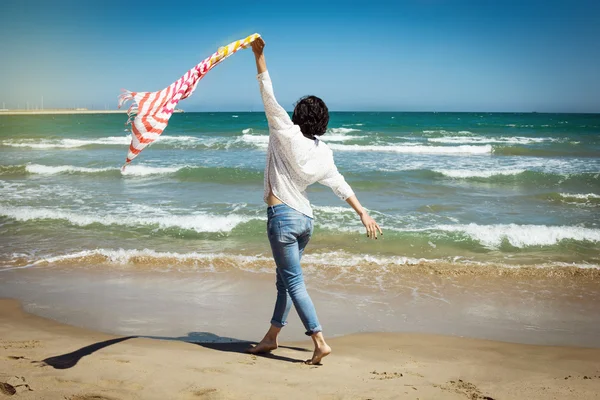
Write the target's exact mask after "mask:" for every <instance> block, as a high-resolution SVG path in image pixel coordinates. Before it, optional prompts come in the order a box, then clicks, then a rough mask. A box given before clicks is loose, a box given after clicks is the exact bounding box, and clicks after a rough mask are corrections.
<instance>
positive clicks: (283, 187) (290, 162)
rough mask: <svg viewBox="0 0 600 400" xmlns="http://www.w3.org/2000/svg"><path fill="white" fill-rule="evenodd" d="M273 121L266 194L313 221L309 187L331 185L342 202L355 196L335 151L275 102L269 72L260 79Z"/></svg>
mask: <svg viewBox="0 0 600 400" xmlns="http://www.w3.org/2000/svg"><path fill="white" fill-rule="evenodd" d="M257 79H258V82H259V85H260V93H261V95H262V100H263V103H264V105H265V113H266V115H267V120H268V122H269V147H268V149H267V163H266V166H265V192H264V200H265V202H266V201H267V198H268V197H269V193H270V192H273V195H275V197H277V198H278V199H279V200H281V201H282V202H283V203H285V204H287V205H288V206H290V207H291V208H293V209H294V210H296V211H299V212H301V213H302V214H304V215H306V216H308V217H310V218H312V217H313V212H312V208H311V206H310V202H309V201H308V197H307V195H306V188H307V187H308V186H310V185H312V184H313V183H315V182H319V183H321V184H323V185H326V186H329V187H330V188H331V189H332V190H333V192H334V193H335V194H336V195H338V196H339V197H340V198H341V199H342V200H346V199H347V198H348V197H351V196H353V195H354V192H353V191H352V188H351V187H350V185H348V183H346V180H345V179H344V177H343V176H342V174H340V173H339V172H338V170H337V167H336V166H335V162H334V161H333V152H332V151H331V149H330V148H329V146H327V144H325V143H324V142H322V141H320V140H319V139H314V140H312V139H308V138H306V137H305V136H304V135H303V134H302V132H301V131H300V127H299V126H298V125H294V123H293V122H292V120H291V118H290V116H289V115H288V113H287V112H286V111H285V110H284V109H283V107H281V106H280V105H279V104H278V103H277V100H276V99H275V94H274V93H273V84H272V83H271V77H270V76H269V72H268V71H265V72H263V73H262V74H259V75H258V76H257Z"/></svg>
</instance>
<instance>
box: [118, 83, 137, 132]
mask: <svg viewBox="0 0 600 400" xmlns="http://www.w3.org/2000/svg"><path fill="white" fill-rule="evenodd" d="M121 91H122V92H123V93H121V94H120V95H119V106H118V108H121V107H123V105H124V104H125V103H127V102H128V101H133V103H131V105H130V106H129V108H128V109H127V117H128V118H127V121H126V122H125V125H131V122H132V121H133V120H134V119H135V116H136V115H137V113H138V110H139V109H138V104H137V102H136V101H135V97H134V95H133V92H131V91H129V90H125V89H121Z"/></svg>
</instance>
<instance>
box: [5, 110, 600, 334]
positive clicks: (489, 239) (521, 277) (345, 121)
mask: <svg viewBox="0 0 600 400" xmlns="http://www.w3.org/2000/svg"><path fill="white" fill-rule="evenodd" d="M125 121H126V116H125V115H124V114H97V115H37V116H2V117H0V154H1V157H0V238H1V241H2V247H1V249H0V295H1V296H7V297H15V298H19V299H21V300H22V301H23V302H24V304H25V307H26V309H27V310H29V311H32V312H36V313H40V314H41V315H44V316H48V317H51V318H55V319H58V320H61V321H63V322H68V323H73V324H75V325H81V326H86V327H92V328H95V329H100V330H103V331H109V332H113V333H118V334H161V335H169V334H171V335H181V334H185V333H186V332H189V331H191V330H205V331H210V332H213V333H219V334H223V335H225V336H231V334H232V332H234V333H235V332H238V333H239V334H240V335H248V334H251V335H253V336H257V337H258V336H260V334H261V333H262V330H263V329H264V328H265V324H266V322H265V321H267V322H268V320H269V315H266V314H269V313H270V310H271V307H272V302H273V301H274V296H275V288H274V285H273V282H271V281H272V280H273V279H274V274H273V269H274V263H273V260H272V258H271V254H270V247H269V245H268V240H267V237H266V205H265V204H264V203H263V200H262V193H263V190H262V185H263V168H264V163H265V155H266V148H267V144H268V140H269V138H268V130H267V123H266V119H265V115H264V113H241V112H240V113H183V114H175V115H173V116H172V118H171V122H170V124H169V126H168V128H167V129H166V131H165V133H163V135H162V136H161V138H160V139H159V140H158V141H157V142H156V143H154V144H153V145H151V146H150V147H148V148H146V149H145V150H144V151H143V152H142V153H141V154H140V156H138V157H137V158H136V159H135V160H134V161H133V163H132V164H131V165H130V166H128V167H127V169H126V170H125V172H121V169H120V168H121V166H122V165H123V163H124V160H125V156H126V154H127V148H128V145H129V141H130V139H129V133H128V132H127V127H126V126H125V125H124V123H125ZM322 140H323V141H324V142H326V143H327V144H328V145H329V146H330V147H331V148H332V149H333V151H334V156H335V160H336V163H337V165H338V168H339V170H340V171H341V172H342V174H343V175H344V176H345V177H346V180H347V181H348V182H349V183H350V185H351V186H352V187H353V189H354V190H355V192H356V194H357V196H358V198H359V200H360V201H361V202H362V204H363V205H364V206H365V207H366V208H367V209H368V210H370V214H371V215H372V216H373V217H374V218H375V219H376V220H377V222H378V223H379V224H380V226H381V227H382V229H383V231H384V236H383V237H381V238H380V239H378V240H369V239H368V238H367V237H366V234H365V231H364V228H363V227H362V225H361V223H360V220H359V219H358V217H357V216H356V215H355V214H354V212H353V211H352V209H351V208H350V207H349V206H348V205H347V204H346V203H345V202H342V201H341V200H339V199H338V198H337V197H336V196H335V195H334V194H333V193H332V192H331V190H330V189H329V188H327V187H324V186H321V185H319V184H315V185H313V186H312V187H310V188H309V191H308V192H309V193H308V195H309V198H310V200H311V202H312V204H313V207H314V210H315V232H314V235H313V238H312V240H311V242H310V243H309V245H308V247H307V250H306V252H305V255H304V257H303V266H304V271H305V274H306V276H307V285H308V287H309V291H310V292H311V293H312V295H313V296H314V299H315V300H316V302H317V305H318V310H319V313H320V315H321V316H323V318H322V319H323V320H324V321H325V322H326V324H327V326H328V327H329V331H328V332H330V333H334V334H346V333H352V332H357V331H402V330H413V331H426V332H431V333H444V334H460V335H471V336H473V335H475V336H479V337H486V338H492V339H500V340H515V341H521V342H535V343H555V344H561V343H562V344H565V343H570V344H576V345H577V344H582V343H583V344H586V345H592V346H600V342H598V339H597V338H598V337H600V336H598V334H599V333H600V332H598V323H597V321H598V318H600V314H598V312H599V311H598V310H597V306H596V305H597V301H599V300H600V291H599V290H598V286H597V282H598V279H599V277H600V225H599V224H600V218H599V217H600V213H599V211H600V115H585V114H537V113H528V114H512V113H506V114H497V113H371V112H356V113H353V112H343V113H342V112H334V113H332V114H331V120H330V125H329V129H328V131H327V133H326V134H325V135H324V136H323V138H322ZM257 290H258V292H257ZM59 294H60V295H59ZM508 302H510V304H509V303H508ZM324 304H326V306H323V305H324ZM250 305H252V307H250ZM319 305H320V306H319ZM267 306H268V307H267ZM249 307H250V308H251V309H250V308H249ZM174 310H179V311H178V312H175V311H174ZM252 310H255V311H252ZM256 310H262V311H261V312H259V314H260V318H258V319H255V318H254V317H251V316H253V315H254V314H255V313H256V312H257V311H256ZM265 310H266V311H265ZM90 313H91V314H90ZM262 314H265V315H262ZM90 315H95V316H96V318H91V317H90ZM78 316H79V317H78ZM99 316H101V317H99ZM191 316H196V317H197V318H191V319H190V317H191ZM227 316H229V318H227ZM78 318H79V319H78ZM90 318H91V319H90ZM239 321H244V324H245V325H244V326H245V328H244V329H245V330H244V329H241V328H240V327H238V326H237V325H238V322H239ZM443 321H445V322H443ZM531 330H535V331H536V335H534V336H532V335H531ZM297 331H298V332H299V333H298V335H299V337H302V335H301V332H302V331H301V329H297ZM293 332H296V330H293ZM541 332H545V334H544V335H541V334H540V333H541Z"/></svg>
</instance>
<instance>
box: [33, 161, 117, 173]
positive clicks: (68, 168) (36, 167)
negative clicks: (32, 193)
mask: <svg viewBox="0 0 600 400" xmlns="http://www.w3.org/2000/svg"><path fill="white" fill-rule="evenodd" d="M117 169H118V168H87V167H76V166H73V165H57V166H51V165H40V164H28V165H26V166H25V170H26V171H27V172H29V173H30V174H38V175H56V174H64V173H98V172H104V171H110V170H117Z"/></svg>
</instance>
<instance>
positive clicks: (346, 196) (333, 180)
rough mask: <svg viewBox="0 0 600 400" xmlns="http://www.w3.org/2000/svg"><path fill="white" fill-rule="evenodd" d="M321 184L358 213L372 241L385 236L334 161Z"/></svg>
mask: <svg viewBox="0 0 600 400" xmlns="http://www.w3.org/2000/svg"><path fill="white" fill-rule="evenodd" d="M319 183H320V184H322V185H325V186H329V187H330V188H331V190H333V193H335V194H336V195H337V196H338V197H339V198H340V199H342V200H345V201H346V203H348V204H349V205H350V207H352V208H353V209H354V211H356V213H357V214H358V216H359V217H360V220H361V222H362V223H363V225H364V226H365V228H367V236H368V237H370V238H371V239H377V235H378V233H379V234H381V235H383V232H382V230H381V228H380V227H379V225H377V222H375V220H374V219H373V218H371V217H370V216H369V214H368V213H367V210H365V209H364V207H363V206H362V205H361V204H360V201H358V199H357V198H356V195H355V194H354V191H353V190H352V188H351V187H350V185H348V183H347V182H346V180H345V179H344V176H343V175H342V174H340V173H339V171H338V169H337V167H336V166H335V163H334V162H333V159H332V160H331V168H330V170H329V172H328V173H327V174H326V175H325V176H324V177H323V179H321V180H320V181H319Z"/></svg>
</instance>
